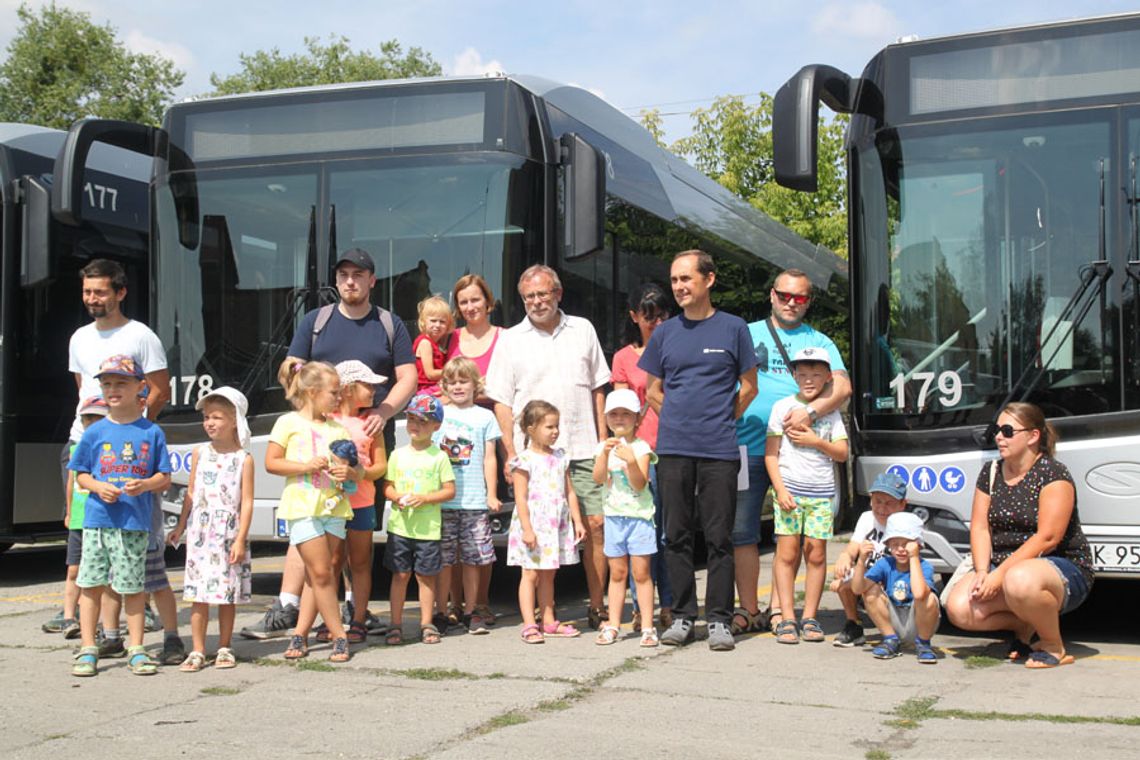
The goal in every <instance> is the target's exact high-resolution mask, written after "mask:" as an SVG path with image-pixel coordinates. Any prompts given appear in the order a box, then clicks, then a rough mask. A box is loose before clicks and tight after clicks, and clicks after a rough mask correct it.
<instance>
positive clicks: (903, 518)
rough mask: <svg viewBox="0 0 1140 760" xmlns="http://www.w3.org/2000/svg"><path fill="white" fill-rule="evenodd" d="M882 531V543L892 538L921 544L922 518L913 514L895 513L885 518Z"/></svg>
mask: <svg viewBox="0 0 1140 760" xmlns="http://www.w3.org/2000/svg"><path fill="white" fill-rule="evenodd" d="M886 528H887V529H886V530H885V531H883V543H884V544H885V543H886V542H887V541H888V540H889V539H892V538H905V539H907V540H908V541H917V542H918V543H920V544H921V543H922V529H923V528H922V518H921V517H919V516H918V515H916V514H915V513H914V512H895V513H894V514H893V515H891V516H890V517H888V518H887V525H886Z"/></svg>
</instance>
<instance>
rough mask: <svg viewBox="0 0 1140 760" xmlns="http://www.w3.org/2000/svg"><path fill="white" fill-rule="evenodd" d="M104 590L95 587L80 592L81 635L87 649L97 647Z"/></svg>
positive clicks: (101, 587)
mask: <svg viewBox="0 0 1140 760" xmlns="http://www.w3.org/2000/svg"><path fill="white" fill-rule="evenodd" d="M103 589H104V586H95V587H94V588H84V589H80V590H79V634H80V640H81V641H82V642H83V646H85V647H93V646H95V627H96V625H97V624H98V622H99V607H100V604H101V603H102V601H103ZM116 625H118V624H117V623H116Z"/></svg>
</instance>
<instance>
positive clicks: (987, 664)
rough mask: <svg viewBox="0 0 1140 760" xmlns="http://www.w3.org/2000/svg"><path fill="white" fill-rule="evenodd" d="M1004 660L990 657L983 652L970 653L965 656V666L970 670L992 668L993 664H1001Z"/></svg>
mask: <svg viewBox="0 0 1140 760" xmlns="http://www.w3.org/2000/svg"><path fill="white" fill-rule="evenodd" d="M1003 662H1005V660H1002V659H999V658H997V657H990V656H989V655H984V654H972V655H970V656H969V657H967V658H966V667H967V668H968V669H970V670H978V669H981V668H992V667H993V666H995V665H1001V664H1002V663H1003Z"/></svg>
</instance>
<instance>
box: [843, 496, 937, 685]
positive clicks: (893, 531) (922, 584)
mask: <svg viewBox="0 0 1140 760" xmlns="http://www.w3.org/2000/svg"><path fill="white" fill-rule="evenodd" d="M883 543H884V544H886V547H887V555H888V556H885V557H883V558H881V559H880V560H879V561H878V562H876V563H875V564H874V565H872V566H871V569H870V570H865V567H866V558H867V557H868V556H870V554H871V553H872V552H873V551H874V550H875V546H874V544H873V543H872V542H871V541H864V542H863V545H862V546H860V547H859V562H857V563H856V564H855V574H854V576H853V577H852V578H851V590H852V591H854V592H855V593H856V594H862V595H863V606H864V607H865V608H866V610H867V614H868V615H870V616H871V620H873V621H874V622H875V625H876V626H877V627H878V629H879V631H880V633H882V634H883V640H882V643H880V644H879V646H877V647H875V648H874V649H873V650H871V654H873V655H874V656H875V657H877V658H878V659H880V660H889V659H891V658H892V657H898V656H899V654H900V649H901V642H902V639H904V638H906V639H909V638H910V637H912V636H913V637H914V648H915V652H916V653H917V655H918V661H919V663H921V664H923V665H933V664H935V663H937V662H938V658H937V656H935V654H934V649H933V648H932V647H931V645H930V637H931V636H933V635H934V631H935V630H937V629H938V621H939V619H940V618H941V617H942V610H941V608H940V607H939V606H938V594H937V593H936V592H935V590H934V568H933V567H931V565H930V563H929V562H927V561H926V560H924V559H922V558H921V557H920V556H919V552H920V551H921V550H922V520H921V519H920V518H919V517H918V515H916V514H914V513H913V512H898V513H896V514H893V515H891V516H890V517H888V518H887V530H886V533H884V534H883Z"/></svg>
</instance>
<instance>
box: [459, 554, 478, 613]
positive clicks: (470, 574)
mask: <svg viewBox="0 0 1140 760" xmlns="http://www.w3.org/2000/svg"><path fill="white" fill-rule="evenodd" d="M460 567H461V568H462V570H461V571H460V572H459V573H456V576H457V577H456V579H455V580H456V581H459V583H460V588H461V589H462V591H461V592H458V593H457V592H456V591H455V581H452V583H451V589H452V591H451V593H452V594H453V595H454V598H455V599H462V600H463V612H464V613H465V614H467V615H470V614H471V613H472V612H474V611H475V600H476V599H478V598H479V576H480V574H481V571H482V570H483V567H482V566H481V565H460Z"/></svg>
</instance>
